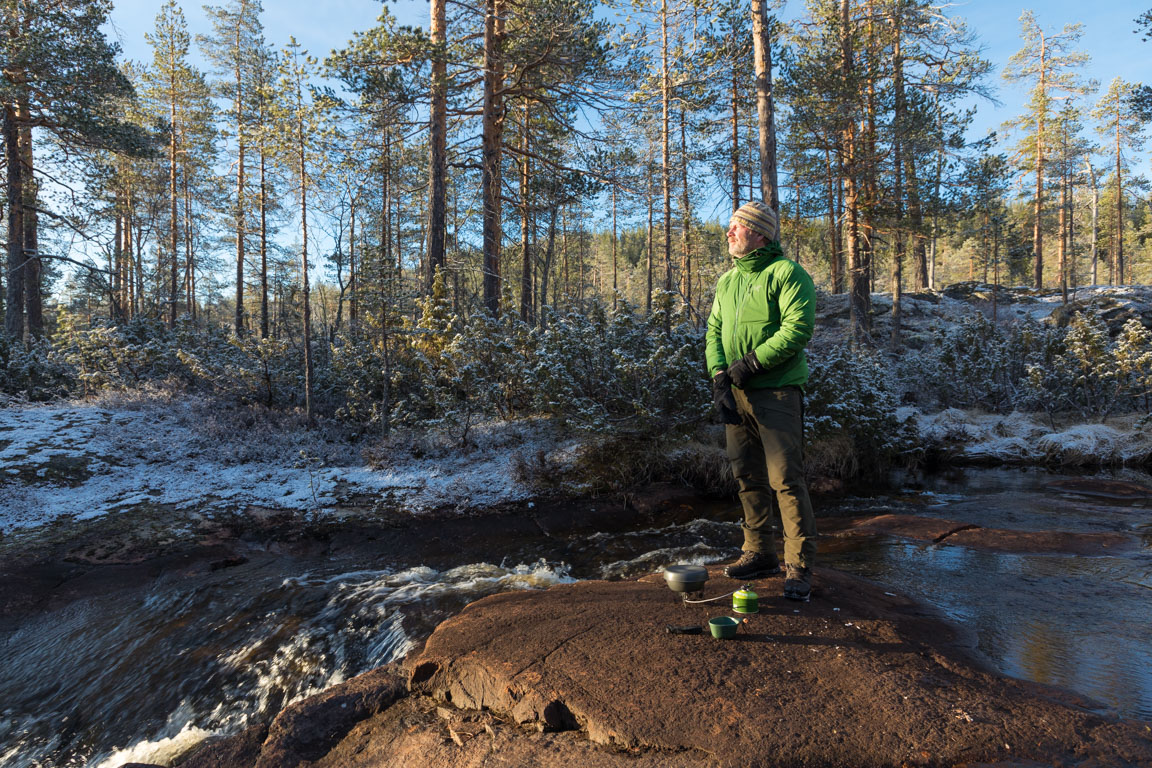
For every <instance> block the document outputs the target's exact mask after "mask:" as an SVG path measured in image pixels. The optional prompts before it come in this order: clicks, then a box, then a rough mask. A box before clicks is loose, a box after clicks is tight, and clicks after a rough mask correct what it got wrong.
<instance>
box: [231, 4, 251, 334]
mask: <svg viewBox="0 0 1152 768" xmlns="http://www.w3.org/2000/svg"><path fill="white" fill-rule="evenodd" d="M247 15H248V3H247V0H240V12H239V14H238V16H237V19H236V32H235V34H236V37H235V39H234V41H233V45H234V46H235V48H234V51H235V53H236V67H235V70H234V73H235V77H236V103H235V107H236V152H237V158H236V316H235V318H234V319H233V329H234V331H235V333H236V335H237V336H239V335H240V334H242V333H243V332H244V245H245V243H244V240H245V237H246V236H247V233H246V232H245V231H244V227H245V224H246V217H247V211H246V209H245V207H244V202H245V201H244V171H245V168H244V150H245V149H246V147H245V145H244V77H243V73H242V71H241V68H240V61H241V47H240V43H241V30H242V29H243V28H244V19H245V18H246V17H247Z"/></svg>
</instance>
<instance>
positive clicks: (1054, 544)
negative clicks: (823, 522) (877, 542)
mask: <svg viewBox="0 0 1152 768" xmlns="http://www.w3.org/2000/svg"><path fill="white" fill-rule="evenodd" d="M865 533H880V534H886V535H890V536H900V537H902V538H906V539H915V540H917V541H930V542H932V543H933V544H948V545H952V544H956V545H960V546H965V547H971V548H973V549H983V550H990V551H996V552H1044V553H1059V554H1067V555H1105V554H1109V553H1116V552H1120V551H1123V550H1130V549H1132V548H1134V547H1136V546H1138V542H1137V540H1136V539H1134V538H1133V537H1132V536H1130V535H1125V534H1123V533H1083V532H1074V531H1020V530H1010V529H1006V528H983V527H981V526H979V525H974V524H972V523H963V522H959V521H956V520H944V519H939V518H932V517H919V516H918V515H877V516H876V517H868V518H863V519H860V520H855V521H853V522H852V523H851V524H850V525H849V526H848V527H847V528H846V529H843V530H841V531H839V532H837V533H835V534H833V535H838V536H852V535H857V534H865Z"/></svg>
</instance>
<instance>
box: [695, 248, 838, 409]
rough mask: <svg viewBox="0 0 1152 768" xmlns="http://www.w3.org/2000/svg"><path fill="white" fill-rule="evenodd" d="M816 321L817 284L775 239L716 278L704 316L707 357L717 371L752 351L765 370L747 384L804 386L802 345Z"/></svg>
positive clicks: (805, 373) (756, 386)
mask: <svg viewBox="0 0 1152 768" xmlns="http://www.w3.org/2000/svg"><path fill="white" fill-rule="evenodd" d="M815 324H816V287H815V286H814V285H813V284H812V278H811V277H810V276H809V275H808V273H807V272H805V271H804V268H803V267H801V266H800V265H799V264H797V263H796V262H794V261H791V260H790V259H786V258H784V254H783V253H782V252H781V251H780V246H779V245H778V244H777V243H769V244H768V245H766V246H765V247H763V248H758V249H756V250H755V251H752V252H751V253H749V254H747V255H746V256H744V257H743V258H741V259H736V265H735V266H734V267H733V268H732V269H730V270H728V271H727V272H725V273H724V274H723V275H722V276H721V277H720V282H719V283H717V284H716V298H715V299H714V300H713V301H712V312H711V313H710V314H709V315H708V334H707V337H706V339H707V344H708V348H707V351H706V355H705V356H706V359H707V361H708V375H709V376H715V375H716V372H717V371H718V370H720V369H721V368H727V367H728V365H729V364H730V363H734V362H736V361H737V360H739V359H740V358H742V357H744V355H746V354H748V353H749V352H750V351H752V350H756V359H758V360H759V361H760V364H761V365H763V366H764V368H765V369H766V370H765V371H764V372H763V373H761V374H758V375H757V376H755V377H754V378H753V379H752V381H751V382H749V385H748V386H749V388H751V389H762V388H764V387H786V386H792V385H795V386H799V387H803V386H804V385H805V384H806V383H807V382H808V361H807V360H806V359H805V357H804V345H805V344H807V343H808V340H809V339H811V338H812V331H813V328H814V326H815Z"/></svg>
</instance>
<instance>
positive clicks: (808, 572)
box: [784, 563, 812, 603]
mask: <svg viewBox="0 0 1152 768" xmlns="http://www.w3.org/2000/svg"><path fill="white" fill-rule="evenodd" d="M784 567H785V568H786V569H787V570H788V572H787V573H786V574H785V576H784V597H786V598H788V599H789V600H800V601H801V602H805V603H806V602H808V599H809V598H810V597H811V595H812V569H810V568H805V567H804V566H802V565H792V563H788V564H787V565H786V566H784Z"/></svg>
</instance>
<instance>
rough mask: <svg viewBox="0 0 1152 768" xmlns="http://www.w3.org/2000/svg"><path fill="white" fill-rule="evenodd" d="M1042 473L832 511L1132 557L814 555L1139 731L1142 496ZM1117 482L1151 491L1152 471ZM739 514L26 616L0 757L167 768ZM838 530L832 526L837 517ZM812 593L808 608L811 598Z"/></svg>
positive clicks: (675, 547)
mask: <svg viewBox="0 0 1152 768" xmlns="http://www.w3.org/2000/svg"><path fill="white" fill-rule="evenodd" d="M1063 479H1066V478H1062V477H1061V476H1057V475H1051V474H1048V473H1046V472H1043V471H1039V470H1017V469H979V470H964V471H959V470H957V471H952V472H947V473H942V474H939V475H935V476H930V477H904V478H898V479H897V482H896V483H895V486H894V488H893V489H890V490H886V491H883V492H878V493H875V494H869V495H865V496H858V497H851V498H845V499H840V500H837V501H836V502H835V503H828V502H825V503H824V504H823V507H822V510H821V512H822V515H827V516H829V517H832V518H845V517H852V516H860V515H874V514H883V513H899V514H916V515H922V516H930V517H940V518H946V519H950V520H959V521H964V522H969V523H973V524H976V525H980V526H983V527H989V528H1013V529H1022V530H1058V531H1070V532H1086V533H1087V532H1105V531H1106V532H1120V533H1122V534H1125V535H1126V536H1131V537H1132V541H1133V544H1134V546H1133V547H1132V548H1131V549H1130V550H1127V551H1126V552H1125V553H1123V554H1119V555H1114V556H1106V557H1085V556H1072V555H1063V554H1005V553H994V552H987V551H981V550H976V549H969V548H966V547H963V546H951V545H934V544H931V543H925V542H913V541H909V540H906V539H901V538H898V537H889V536H880V535H868V536H854V537H849V538H836V537H829V538H828V540H827V541H826V543H825V544H823V545H822V547H823V550H822V555H821V563H822V564H825V565H829V566H834V567H837V568H841V569H844V570H847V571H850V572H853V573H857V574H860V575H863V576H866V577H869V578H872V579H875V580H877V581H880V582H882V583H884V584H886V585H888V586H889V587H890V588H892V589H894V590H896V591H901V592H904V593H907V594H909V595H910V596H912V597H915V598H917V599H920V600H923V601H924V602H926V603H928V604H930V605H932V606H934V607H935V608H936V609H937V610H938V611H940V612H941V613H943V614H944V615H945V616H947V617H948V618H950V619H951V620H953V621H954V622H956V623H958V624H960V625H962V626H963V627H964V628H966V629H967V630H968V632H969V634H970V635H971V636H972V638H973V645H974V648H975V650H976V651H977V652H978V653H979V654H981V655H982V656H983V657H984V658H985V659H986V660H987V661H988V662H989V663H990V664H991V665H992V666H993V667H995V668H997V669H999V670H1001V671H1002V672H1004V673H1005V674H1008V675H1012V676H1016V677H1021V678H1025V679H1029V680H1035V681H1038V682H1043V683H1050V684H1054V685H1059V686H1062V687H1066V688H1069V689H1071V690H1073V691H1075V692H1077V693H1079V694H1081V695H1083V696H1085V697H1088V698H1089V699H1090V700H1092V701H1094V702H1096V704H1095V705H1094V706H1098V707H1100V708H1101V709H1107V710H1111V711H1115V712H1117V713H1119V714H1121V715H1123V716H1128V717H1136V718H1141V719H1150V720H1152V623H1150V622H1149V621H1148V620H1147V617H1148V616H1152V508H1150V507H1152V500H1150V499H1149V498H1148V497H1143V498H1130V497H1125V498H1109V497H1107V496H1106V495H1100V494H1096V493H1093V492H1091V490H1090V489H1089V490H1088V491H1087V492H1083V491H1082V489H1081V490H1077V489H1072V490H1070V489H1069V487H1067V485H1066V484H1065V485H1063V486H1062V485H1060V484H1059V481H1061V480H1063ZM1124 479H1126V480H1128V481H1130V482H1136V483H1141V484H1144V485H1145V486H1148V487H1152V477H1149V476H1147V475H1141V474H1139V473H1133V472H1128V473H1125V475H1124ZM736 510H737V505H735V504H734V503H731V502H725V503H719V502H714V501H707V500H699V501H698V502H697V503H693V504H691V505H689V506H686V507H682V508H681V511H680V512H677V513H675V514H673V515H671V517H670V518H669V519H667V520H662V521H661V525H659V526H658V527H651V528H642V529H637V530H626V531H615V532H612V533H590V534H587V535H579V536H573V537H565V538H556V537H552V536H548V535H546V534H545V533H544V532H543V531H542V530H541V529H539V528H533V527H519V528H517V529H516V530H515V531H514V532H512V533H510V534H509V535H506V536H504V535H494V536H489V537H487V538H485V539H484V540H483V545H482V547H480V548H477V547H471V548H470V547H468V546H461V547H459V548H458V549H455V550H453V549H452V548H451V547H448V548H447V549H448V551H449V554H448V555H445V554H444V547H443V546H441V547H440V549H439V550H438V551H439V554H438V555H437V556H436V557H434V558H432V557H425V556H423V555H422V553H421V552H420V551H417V550H407V551H404V552H403V553H401V554H395V553H394V554H392V555H391V556H390V557H389V560H388V561H387V562H382V561H381V559H380V558H379V557H378V556H377V555H374V554H373V552H372V548H371V547H370V546H364V547H356V548H350V549H349V550H347V552H346V553H345V554H342V555H340V556H336V557H333V556H331V555H324V556H318V555H309V554H308V553H307V552H304V553H296V554H292V555H285V554H282V553H276V552H272V551H268V552H263V553H261V552H254V553H252V554H251V556H249V557H248V558H247V559H246V561H244V562H238V563H236V564H230V567H223V568H219V569H216V570H210V571H204V572H198V573H197V574H196V575H195V577H191V576H189V575H188V573H186V572H181V571H179V570H172V571H167V572H164V573H162V574H161V575H160V576H159V577H157V578H155V579H152V580H142V581H141V583H139V584H138V585H134V586H130V587H121V588H117V589H114V590H109V591H108V592H107V593H106V594H103V593H100V591H99V590H95V594H88V595H87V596H85V597H83V598H80V599H77V600H74V601H71V602H69V603H67V604H66V605H63V606H60V607H53V608H51V609H48V610H44V611H39V612H35V611H33V612H31V614H30V616H29V617H28V618H27V619H25V620H22V621H21V622H20V623H19V624H18V625H17V626H16V627H15V628H13V629H11V630H9V631H4V632H0V691H3V695H2V697H0V766H4V768H40V767H42V766H43V767H50V768H55V767H57V766H77V768H79V767H80V766H86V767H87V768H113V767H114V766H118V765H120V764H122V763H125V762H131V761H143V762H163V761H164V760H166V759H169V758H171V757H172V756H174V755H178V754H180V753H181V752H183V751H184V750H186V749H187V748H188V746H189V745H191V744H194V743H196V742H198V741H200V740H202V739H203V738H205V737H207V736H209V735H212V734H219V733H233V732H236V731H238V730H240V729H242V728H243V727H245V726H246V725H248V724H251V723H253V722H257V721H267V720H268V719H270V718H271V717H273V716H274V715H275V714H276V712H278V711H279V710H280V709H282V708H283V707H284V706H285V705H286V704H288V703H289V702H291V701H294V700H297V699H299V698H302V697H304V696H307V695H310V694H313V693H316V692H318V691H321V690H323V689H325V688H327V687H328V686H331V685H333V684H336V683H339V682H340V681H342V680H344V679H347V678H349V677H351V676H353V675H356V674H358V673H360V672H363V671H365V670H368V669H371V668H373V667H375V666H378V665H380V664H384V663H388V662H391V661H395V660H397V659H399V658H402V657H403V656H404V655H405V654H406V653H407V652H408V651H409V650H410V649H411V648H412V647H413V646H414V645H415V644H416V643H418V642H419V641H420V640H421V639H423V638H424V637H426V636H427V635H428V634H429V633H430V632H431V631H432V629H433V628H434V627H435V626H436V625H437V624H438V623H439V622H441V621H442V620H444V619H445V618H446V617H448V616H451V615H453V614H454V613H456V612H458V611H459V610H460V609H461V608H462V607H463V606H465V605H466V604H467V603H469V602H471V601H473V600H476V599H478V598H480V597H483V596H485V595H489V594H493V593H495V592H499V591H503V590H510V589H540V588H546V587H548V586H551V585H553V584H556V583H560V582H563V581H570V580H575V579H588V578H608V579H619V578H628V577H633V576H637V575H641V574H644V573H649V572H651V571H654V570H658V569H659V568H660V567H662V566H664V565H666V564H669V563H677V562H680V563H686V562H692V563H708V562H716V561H718V560H723V559H725V558H728V557H731V556H732V555H733V551H734V549H733V543H734V542H736V541H738V540H739V527H738V524H737V523H736V514H737V512H736ZM830 527H831V526H830ZM815 599H819V598H818V597H817V598H815Z"/></svg>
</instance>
